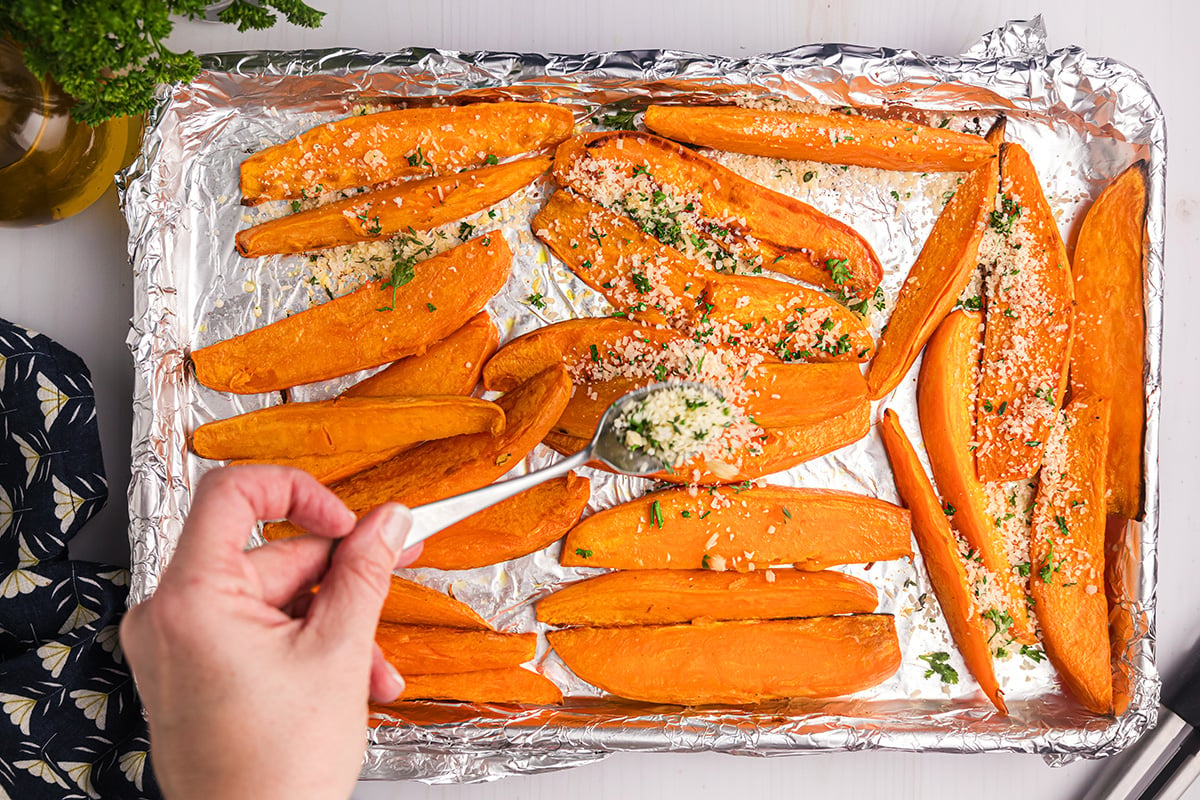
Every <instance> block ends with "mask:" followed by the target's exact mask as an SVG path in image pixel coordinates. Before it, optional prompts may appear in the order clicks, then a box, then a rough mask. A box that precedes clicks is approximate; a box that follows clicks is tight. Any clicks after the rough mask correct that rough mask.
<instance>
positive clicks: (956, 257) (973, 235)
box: [867, 159, 1000, 400]
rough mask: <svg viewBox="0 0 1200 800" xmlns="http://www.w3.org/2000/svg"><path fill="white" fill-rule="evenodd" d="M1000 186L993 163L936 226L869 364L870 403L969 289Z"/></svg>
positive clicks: (972, 178)
mask: <svg viewBox="0 0 1200 800" xmlns="http://www.w3.org/2000/svg"><path fill="white" fill-rule="evenodd" d="M999 181H1000V170H999V165H998V163H997V161H996V160H995V159H990V160H988V161H987V163H985V164H984V165H983V166H981V167H980V168H979V169H977V170H975V171H974V172H972V173H971V174H970V175H969V176H968V177H967V179H966V181H964V182H963V184H962V186H960V187H959V188H958V191H957V192H955V193H954V197H952V198H950V202H948V203H947V204H946V207H945V208H944V209H942V213H941V214H940V215H938V218H937V221H936V222H934V223H933V230H932V231H930V233H929V238H928V239H926V240H925V244H924V246H922V247H921V253H920V255H918V256H917V261H916V263H914V264H913V266H912V269H911V270H909V272H908V277H907V278H905V280H904V286H902V287H901V288H900V294H899V295H897V296H896V303H895V305H894V306H893V308H892V316H891V318H890V319H888V324H887V328H886V329H884V331H883V335H882V336H881V337H880V339H879V352H878V353H876V354H875V358H874V359H873V360H872V361H871V370H870V372H869V373H868V374H867V392H868V394H869V395H870V397H871V399H872V400H878V399H879V398H881V397H883V396H884V395H886V394H887V393H888V392H890V391H892V390H893V389H895V388H896V387H897V386H898V385H899V384H900V381H901V380H903V378H904V376H905V374H907V373H908V370H909V367H911V366H912V365H913V362H914V361H916V360H917V354H918V353H920V352H921V348H922V347H924V346H925V342H927V341H928V340H929V337H930V336H932V335H933V331H934V329H935V328H937V326H938V324H939V323H940V322H941V321H942V320H943V319H945V317H946V315H947V314H948V313H950V309H951V308H953V307H954V303H955V301H957V300H958V297H959V295H961V294H962V291H963V289H964V288H966V285H967V282H968V281H969V280H970V279H971V274H972V273H973V272H974V271H975V268H976V265H977V264H978V263H979V262H978V256H979V243H980V242H981V241H982V240H983V232H984V231H985V230H986V229H987V224H988V214H989V213H990V212H991V211H992V210H993V208H994V207H995V203H996V187H997V186H998V185H999Z"/></svg>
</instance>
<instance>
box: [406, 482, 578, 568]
mask: <svg viewBox="0 0 1200 800" xmlns="http://www.w3.org/2000/svg"><path fill="white" fill-rule="evenodd" d="M590 495H591V482H590V481H589V480H588V479H587V478H580V477H579V476H577V475H576V474H575V473H574V472H571V473H568V474H567V475H566V477H563V478H556V479H554V480H552V481H546V482H545V483H542V484H539V485H537V486H534V487H533V488H532V489H526V490H525V491H523V492H521V493H520V494H518V495H515V496H513V497H510V498H509V499H507V500H503V501H501V502H499V503H497V504H496V505H494V506H492V507H491V508H485V509H484V510H483V511H480V512H479V513H477V514H473V515H471V516H470V517H467V518H466V519H464V520H463V521H462V522H458V523H455V524H454V525H451V526H450V527H449V528H446V529H445V530H444V531H442V532H440V533H438V534H435V535H434V536H431V537H430V538H428V539H426V540H425V546H424V548H423V549H422V550H421V557H420V558H418V559H417V560H416V562H415V563H413V565H412V566H414V567H434V568H435V569H474V568H475V567H486V566H488V565H490V564H499V563H500V562H501V561H509V560H511V559H514V558H520V557H521V556H524V555H529V554H530V553H532V552H534V551H536V550H541V549H542V548H543V547H546V546H547V545H549V544H550V543H551V542H555V541H558V540H559V539H561V538H562V537H563V536H564V535H566V533H567V531H568V530H570V528H571V526H572V525H574V524H575V523H576V522H578V521H579V516H580V514H582V513H583V509H584V507H585V506H587V502H588V497H589V496H590Z"/></svg>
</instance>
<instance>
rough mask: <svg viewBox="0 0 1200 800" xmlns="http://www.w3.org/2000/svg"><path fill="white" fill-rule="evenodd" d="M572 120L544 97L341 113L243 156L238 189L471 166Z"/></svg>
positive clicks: (266, 196) (527, 146)
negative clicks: (341, 116)
mask: <svg viewBox="0 0 1200 800" xmlns="http://www.w3.org/2000/svg"><path fill="white" fill-rule="evenodd" d="M574 124H575V119H574V117H573V115H572V114H571V111H570V109H568V108H566V107H564V106H554V105H550V104H549V103H475V104H473V105H468V106H447V107H440V108H408V109H402V110H399V111H385V112H381V113H378V114H366V115H363V116H354V117H347V118H346V119H340V120H336V121H334V122H327V123H325V124H324V125H319V126H317V127H316V128H311V129H309V130H307V131H305V132H304V133H302V134H300V135H299V136H296V137H294V138H292V139H289V140H288V141H286V142H283V143H281V144H277V145H275V146H273V147H268V148H267V149H265V150H261V151H259V152H257V153H255V154H254V155H252V156H250V157H249V158H247V159H246V160H245V161H243V162H242V169H241V174H242V196H243V197H244V198H245V202H246V203H247V204H248V205H254V204H256V203H261V202H263V201H264V200H291V199H293V198H298V197H316V196H318V195H320V194H321V193H323V192H333V191H337V190H339V189H352V188H354V187H357V186H370V185H373V184H376V183H382V182H383V181H388V180H392V179H393V178H405V177H409V176H411V175H428V174H429V173H431V172H445V171H447V170H452V169H455V170H457V169H461V168H463V167H474V166H478V165H480V164H483V163H484V161H485V160H493V159H495V158H506V157H508V156H514V155H517V154H519V153H527V152H529V151H530V150H536V149H538V148H539V147H546V146H548V145H555V144H558V143H559V142H561V141H562V140H563V139H566V138H567V137H568V136H570V135H571V129H572V128H573V127H574Z"/></svg>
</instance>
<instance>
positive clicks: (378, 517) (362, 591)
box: [308, 503, 412, 642]
mask: <svg viewBox="0 0 1200 800" xmlns="http://www.w3.org/2000/svg"><path fill="white" fill-rule="evenodd" d="M411 527H412V515H411V514H410V513H409V511H408V509H407V508H405V507H404V506H402V505H400V504H398V503H387V504H385V505H382V506H380V507H379V508H377V509H375V510H374V511H372V512H371V513H370V514H367V515H366V516H365V517H363V518H362V519H361V520H359V522H358V525H357V526H356V527H355V528H354V531H353V532H352V533H351V534H350V535H349V536H347V537H346V538H344V539H342V540H341V541H340V542H338V546H337V548H336V549H335V550H334V552H333V557H332V559H331V560H330V564H329V570H328V571H327V572H326V573H325V577H324V578H322V580H321V589H320V591H319V592H317V596H316V597H315V598H313V603H312V607H311V608H310V610H309V614H308V618H309V622H310V625H312V626H313V627H315V628H316V630H315V631H314V632H315V633H316V635H317V637H318V638H319V639H321V640H324V641H337V640H342V641H350V642H353V641H372V640H373V639H374V635H375V626H376V625H377V624H378V622H379V612H380V609H381V608H382V607H383V601H384V598H385V597H387V592H388V585H389V582H390V580H391V575H392V570H393V569H395V568H396V564H397V562H398V561H399V560H400V559H401V555H402V554H403V551H404V539H405V537H406V536H407V535H408V530H409V528H411Z"/></svg>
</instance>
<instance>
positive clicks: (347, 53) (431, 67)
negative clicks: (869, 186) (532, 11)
mask: <svg viewBox="0 0 1200 800" xmlns="http://www.w3.org/2000/svg"><path fill="white" fill-rule="evenodd" d="M205 61H206V67H207V69H208V71H209V73H210V74H214V75H219V74H220V73H222V72H228V73H234V74H238V75H247V74H261V75H263V76H266V77H271V76H285V75H311V74H316V73H322V72H330V73H335V74H344V73H346V72H348V71H357V70H366V71H368V72H372V73H374V72H378V73H388V74H395V75H399V76H400V79H401V80H402V81H410V82H411V83H412V85H413V86H418V87H420V92H419V93H423V94H433V93H437V92H448V91H456V92H457V91H462V90H464V89H469V88H494V87H502V86H507V85H511V84H527V85H541V86H545V85H548V84H552V85H555V86H559V87H562V86H569V85H570V84H571V83H573V82H579V83H588V82H591V83H601V84H602V83H604V82H608V84H610V85H619V84H620V83H622V82H624V83H629V82H653V81H662V80H666V79H685V80H695V81H702V80H705V79H712V80H718V81H721V82H723V83H730V82H738V83H746V84H755V85H758V86H761V87H763V88H765V89H767V90H771V89H773V88H777V87H778V86H779V85H780V82H781V81H784V80H787V79H789V78H793V79H802V80H804V81H809V82H820V81H821V80H841V79H848V78H852V77H863V78H866V79H867V81H868V82H869V83H870V84H871V85H875V86H889V85H896V84H901V83H907V85H908V86H910V87H912V86H918V87H919V91H916V92H914V93H906V94H905V95H904V97H903V99H904V101H905V102H908V103H910V104H912V105H915V106H917V107H926V108H937V107H939V106H938V103H939V98H940V97H941V95H940V93H939V89H938V86H939V84H950V83H954V82H966V83H968V84H971V85H973V86H975V87H977V88H979V89H982V90H985V91H987V92H990V93H991V94H992V99H993V100H994V102H995V105H996V107H999V108H1007V109H1011V110H1012V111H1014V112H1019V111H1029V112H1033V113H1039V112H1046V111H1047V110H1051V111H1052V110H1056V109H1058V110H1062V109H1068V110H1070V112H1072V113H1073V114H1075V115H1076V116H1077V117H1078V118H1079V119H1081V120H1082V121H1083V122H1084V124H1086V125H1088V126H1091V127H1093V128H1094V129H1095V130H1097V131H1101V132H1110V133H1112V134H1113V135H1117V136H1120V137H1123V138H1125V139H1126V140H1128V141H1133V142H1139V143H1143V144H1145V145H1146V146H1147V148H1148V153H1149V156H1148V159H1147V161H1148V170H1147V172H1148V179H1149V192H1150V202H1149V207H1148V214H1147V220H1146V242H1147V277H1146V312H1147V333H1148V335H1147V360H1146V365H1147V367H1146V388H1147V397H1148V407H1147V429H1146V446H1145V456H1146V476H1145V477H1146V510H1145V519H1144V521H1143V522H1142V524H1141V526H1140V542H1139V545H1140V567H1141V568H1140V571H1139V573H1138V575H1137V576H1136V597H1135V598H1134V601H1133V603H1132V606H1131V608H1130V609H1129V610H1130V612H1131V615H1132V618H1133V619H1134V635H1133V637H1132V641H1131V644H1130V647H1129V648H1128V651H1127V653H1126V654H1125V656H1124V659H1125V660H1126V661H1127V665H1128V667H1129V668H1130V671H1131V681H1130V689H1131V692H1130V704H1129V708H1128V710H1127V711H1126V713H1125V714H1123V715H1122V716H1121V717H1120V718H1118V719H1115V720H1107V719H1103V718H1100V719H1097V720H1096V723H1095V724H1094V725H1087V726H1084V727H1082V728H1073V729H1067V730H1064V729H1057V728H1055V729H1044V728H1038V729H1032V728H1023V727H1022V726H1021V725H1019V724H1004V723H997V722H995V720H987V721H984V720H982V718H981V719H979V720H975V719H973V712H972V710H971V709H970V708H968V707H966V706H962V707H956V706H955V705H954V704H949V705H947V704H941V705H937V704H929V705H927V706H926V707H921V706H920V704H917V705H911V704H910V705H906V706H905V707H904V708H902V709H901V708H897V709H894V710H893V713H891V714H890V715H889V714H888V713H887V711H888V710H887V709H882V710H881V709H879V708H871V707H869V706H868V704H866V703H862V704H857V705H858V706H861V708H860V709H859V710H861V712H862V713H861V714H856V713H847V708H849V709H850V710H851V712H852V711H853V710H854V709H855V708H856V704H855V703H848V704H847V703H842V704H841V705H840V706H839V707H838V708H839V713H837V714H826V713H822V711H821V708H820V704H816V705H813V704H809V705H807V706H791V705H787V704H785V705H783V706H781V707H780V708H778V709H774V711H775V713H767V712H766V711H764V712H762V713H744V714H743V713H739V714H731V713H728V712H704V711H702V710H701V711H690V712H688V713H683V712H681V711H680V710H679V709H664V710H663V711H662V713H661V714H658V713H647V712H646V711H645V709H637V710H634V709H631V714H630V716H629V717H628V718H625V719H623V720H622V719H616V720H614V718H613V717H612V716H611V715H610V716H609V717H608V718H607V719H606V720H605V721H604V722H603V723H597V722H595V721H593V720H590V719H589V718H588V716H587V714H586V708H585V709H583V710H581V709H579V708H571V709H567V710H564V711H562V712H561V713H557V714H555V715H552V716H551V718H550V719H551V720H552V721H551V722H549V723H547V721H546V719H547V717H546V714H545V712H544V711H542V710H532V709H531V710H529V711H528V712H527V713H513V712H512V710H511V709H507V710H505V711H504V713H502V714H497V715H495V718H494V719H493V720H490V721H488V720H484V721H479V720H475V721H472V723H443V724H433V725H424V726H418V725H412V724H400V725H396V726H389V727H380V728H376V729H373V730H372V731H371V732H370V734H369V737H370V746H369V748H368V751H367V757H366V762H365V765H364V770H363V777H366V778H389V779H398V778H413V779H419V780H422V781H426V782H429V783H454V782H477V781H487V780H494V779H497V778H500V777H503V776H505V775H510V774H534V773H538V772H543V771H547V770H553V769H561V768H564V767H570V766H578V765H581V764H586V763H589V762H592V761H595V760H597V759H600V758H603V757H604V756H605V755H606V754H607V753H609V752H613V751H626V750H627V751H719V752H726V753H733V754H738V755H757V756H765V755H783V754H795V753H804V752H814V751H825V750H858V749H866V748H881V749H895V750H933V751H946V752H981V751H1016V752H1027V753H1039V754H1041V755H1043V757H1044V758H1045V759H1046V760H1047V761H1048V762H1049V763H1051V764H1064V763H1067V762H1069V761H1072V760H1074V759H1076V758H1079V757H1087V758H1101V757H1105V756H1108V755H1111V754H1113V753H1116V752H1118V751H1120V750H1121V749H1123V748H1125V747H1126V746H1128V745H1129V744H1131V743H1132V742H1133V741H1135V740H1136V739H1137V738H1138V737H1139V736H1140V735H1141V734H1142V733H1143V732H1145V731H1146V730H1148V729H1149V728H1151V727H1152V726H1153V725H1154V724H1155V721H1156V718H1157V708H1158V698H1159V691H1160V683H1159V679H1158V675H1157V671H1156V668H1155V664H1154V617H1155V593H1154V587H1155V582H1156V575H1157V538H1158V537H1157V530H1158V519H1159V505H1158V503H1159V495H1158V459H1157V454H1158V436H1159V418H1160V417H1159V414H1160V409H1159V406H1160V391H1161V359H1162V298H1163V274H1164V265H1163V249H1164V242H1165V235H1164V224H1165V219H1164V217H1165V170H1166V128H1165V122H1164V119H1163V115H1162V111H1161V109H1160V107H1159V105H1158V102H1157V100H1156V99H1155V97H1154V94H1153V93H1152V91H1151V90H1150V88H1149V86H1148V85H1147V84H1146V82H1145V80H1144V79H1143V78H1142V76H1141V75H1140V74H1139V73H1137V72H1136V71H1135V70H1133V69H1131V68H1130V67H1128V66H1126V65H1124V64H1122V63H1119V62H1116V61H1113V60H1110V59H1104V58H1096V57H1092V56H1089V55H1087V54H1086V53H1085V52H1083V51H1082V50H1081V49H1079V48H1077V47H1069V48H1065V49H1062V50H1058V51H1055V52H1047V49H1046V33H1045V29H1044V27H1043V25H1042V21H1041V18H1040V17H1039V18H1035V19H1034V20H1031V21H1019V22H1009V23H1007V24H1006V25H1003V26H1001V27H999V28H997V29H995V30H994V31H991V32H989V33H988V34H986V35H984V36H983V37H982V38H981V40H980V41H979V43H978V44H976V45H975V46H974V47H972V48H971V49H969V50H968V51H967V52H966V53H964V54H962V55H961V56H957V57H931V56H925V55H921V54H918V53H915V52H912V51H907V50H902V51H898V50H890V49H870V48H864V47H857V46H847V45H832V44H821V45H807V46H803V47H798V48H795V49H793V50H789V51H786V52H782V53H773V54H765V55H758V56H752V57H750V58H727V57H713V56H704V55H699V54H695V53H687V52H679V51H670V50H661V51H658V50H649V51H624V52H604V53H589V54H583V55H545V54H542V55H539V54H518V53H502V52H477V53H457V52H448V51H441V50H432V49H417V48H412V49H406V50H403V51H400V52H397V53H393V54H388V55H380V54H372V53H364V52H361V51H357V50H345V49H341V50H325V51H303V52H257V53H226V54H219V55H214V56H207V57H206V58H205ZM567 77H569V78H570V80H569V81H565V80H564V78H567ZM854 92H855V90H854V88H853V86H851V92H850V93H851V95H852V96H853V95H854ZM863 98H864V101H865V102H871V103H878V101H879V98H878V95H877V94H863ZM179 102H180V100H179V93H178V87H159V102H158V105H157V107H156V109H155V110H154V111H153V112H152V114H151V118H150V122H149V126H148V130H147V133H146V138H145V143H144V145H143V150H142V153H141V155H140V156H139V157H138V159H137V160H136V161H135V162H134V164H133V165H131V166H130V167H129V168H128V169H127V170H126V171H125V172H124V173H123V174H122V175H121V176H119V178H118V188H119V191H120V195H121V205H122V208H123V211H124V213H125V216H126V219H127V220H128V224H129V231H130V237H129V252H130V258H131V262H132V265H133V270H134V287H135V290H134V291H135V294H134V314H133V318H132V322H131V329H130V333H129V336H128V339H127V344H128V346H129V348H130V351H131V352H132V354H133V358H134V362H135V387H134V396H133V404H134V426H133V445H132V457H133V464H132V478H131V481H130V486H129V512H130V530H129V535H130V542H131V564H132V587H131V592H130V601H131V602H132V603H137V602H140V601H141V600H143V599H145V598H146V597H148V596H149V595H150V594H152V593H153V591H154V589H155V587H156V586H157V582H158V576H159V574H160V573H161V571H162V569H163V567H164V566H165V564H166V562H167V560H168V559H169V557H170V552H169V551H170V548H171V546H172V545H171V543H173V542H174V541H175V540H176V538H177V536H178V533H179V530H180V529H181V527H182V520H183V518H184V515H185V513H186V511H187V505H188V496H189V485H188V480H187V472H186V469H185V462H184V455H183V454H184V452H185V449H186V437H185V434H184V432H183V431H182V430H180V429H179V427H178V425H177V423H175V422H172V420H178V419H179V418H181V417H182V416H183V404H184V403H185V402H186V398H187V393H186V392H185V391H184V380H185V375H184V369H185V361H186V358H185V356H186V350H187V330H188V327H187V324H186V322H184V323H182V324H181V320H180V317H181V315H183V316H184V317H186V312H184V310H183V309H181V308H180V306H179V296H178V286H177V284H176V281H177V280H178V276H177V275H176V274H175V273H174V271H173V269H172V260H173V257H174V253H173V252H172V248H173V247H179V246H180V242H181V241H183V242H185V243H186V236H183V237H181V236H180V231H179V230H177V226H180V225H184V224H185V223H184V221H182V220H181V219H180V218H179V214H178V213H177V208H178V206H177V205H176V204H175V203H174V202H173V200H174V199H175V198H177V197H178V196H180V195H181V194H182V193H183V192H184V189H185V185H186V181H187V170H186V169H185V168H184V167H183V166H182V165H181V164H180V163H178V161H177V158H178V156H179V154H177V153H171V154H170V156H169V157H165V156H164V154H163V152H162V148H163V145H164V142H166V141H168V140H169V139H170V137H171V135H172V134H173V133H175V131H173V130H172V128H173V127H174V126H178V125H180V124H183V123H181V120H184V119H185V118H186V117H185V115H183V114H181V113H180V109H179V108H178V107H177V106H176V104H177V103H179ZM168 111H171V112H173V113H168Z"/></svg>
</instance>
